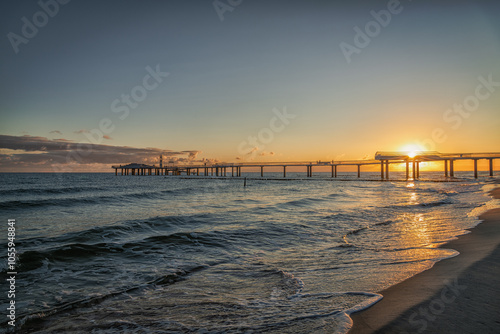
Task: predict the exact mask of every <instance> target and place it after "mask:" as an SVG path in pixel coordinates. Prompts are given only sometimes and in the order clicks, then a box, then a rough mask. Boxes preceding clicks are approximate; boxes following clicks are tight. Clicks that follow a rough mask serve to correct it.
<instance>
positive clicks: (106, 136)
mask: <svg viewBox="0 0 500 334" xmlns="http://www.w3.org/2000/svg"><path fill="white" fill-rule="evenodd" d="M102 138H104V139H107V140H112V139H113V138H111V137H110V136H108V135H104V136H102Z"/></svg>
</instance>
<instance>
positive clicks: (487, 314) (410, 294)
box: [348, 187, 500, 334]
mask: <svg viewBox="0 0 500 334" xmlns="http://www.w3.org/2000/svg"><path fill="white" fill-rule="evenodd" d="M489 195H490V196H492V197H493V198H496V199H499V198H500V187H497V188H495V189H493V190H492V191H490V192H489ZM478 219H480V220H482V222H481V223H480V224H479V225H477V226H476V227H474V228H471V229H470V230H469V231H471V232H470V233H468V234H464V235H461V236H459V237H457V239H454V240H452V241H450V242H448V243H446V244H444V245H441V246H440V248H447V249H454V250H457V251H458V252H459V253H460V254H459V255H457V256H455V257H453V258H449V259H445V260H442V261H439V262H437V263H435V264H434V266H433V267H432V268H430V269H428V270H425V271H423V272H421V273H419V274H417V275H415V276H412V277H410V278H408V279H407V280H405V281H403V282H400V283H398V284H396V285H393V286H391V287H389V288H387V289H385V290H383V291H381V292H378V293H380V294H381V295H383V296H384V297H383V299H382V300H381V301H379V302H378V303H376V304H375V305H373V306H371V307H370V308H368V309H365V310H363V311H360V312H356V313H353V314H351V315H350V317H351V319H352V321H353V326H352V328H351V329H350V330H349V332H348V333H349V334H360V333H374V332H380V333H458V332H462V333H463V332H466V333H473V332H474V333H479V332H481V333H500V313H499V312H498V310H500V208H496V209H492V210H489V211H487V212H485V213H483V214H481V215H480V216H479V217H478Z"/></svg>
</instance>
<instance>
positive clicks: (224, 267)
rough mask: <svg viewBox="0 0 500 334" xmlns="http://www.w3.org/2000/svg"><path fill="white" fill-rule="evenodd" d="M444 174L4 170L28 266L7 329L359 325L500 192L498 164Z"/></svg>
mask: <svg viewBox="0 0 500 334" xmlns="http://www.w3.org/2000/svg"><path fill="white" fill-rule="evenodd" d="M442 174H443V173H442V172H440V173H437V172H436V173H433V172H423V173H422V175H421V179H420V180H418V181H411V180H410V181H406V180H403V177H404V175H403V174H401V173H399V172H394V173H391V178H393V180H389V181H384V182H381V181H380V180H379V178H380V176H379V174H378V173H363V174H362V177H361V179H358V178H357V177H356V174H350V173H344V174H343V175H339V177H338V178H336V179H332V178H330V177H329V175H328V173H324V174H322V173H318V174H317V175H315V176H314V177H312V178H306V177H304V176H305V173H288V174H287V178H286V179H283V178H282V175H281V174H280V173H272V172H270V173H266V175H265V176H266V177H265V178H264V179H261V178H260V173H245V172H243V174H242V177H227V178H222V177H219V178H217V177H213V178H212V177H207V178H205V177H203V176H190V177H187V176H121V175H118V176H115V175H114V174H113V173H88V174H86V173H67V174H55V173H2V174H0V212H1V217H2V221H3V224H2V225H3V227H2V230H3V231H4V232H3V235H4V236H3V237H2V239H3V240H2V244H3V245H4V246H3V247H2V249H3V251H2V252H4V255H2V257H1V258H2V260H1V265H2V268H1V269H2V277H10V274H8V273H10V272H13V271H15V273H16V274H15V284H14V288H15V296H14V297H12V296H11V297H12V298H11V297H9V296H8V291H7V290H8V289H9V284H2V286H3V287H4V288H3V290H4V291H2V293H1V294H0V304H1V306H0V308H1V309H2V314H3V315H2V319H1V329H0V330H1V331H4V332H11V331H13V330H15V331H16V332H17V333H23V332H25V333H346V332H347V331H348V330H349V328H350V327H351V325H352V321H351V318H350V317H349V315H350V314H352V313H353V312H357V311H360V310H363V309H365V308H367V307H369V306H371V305H373V304H374V303H376V302H377V301H379V300H380V299H381V298H382V296H381V295H380V294H379V293H378V292H379V291H381V290H383V289H385V288H388V287H389V286H391V285H394V284H396V283H398V282H401V281H403V280H405V279H407V278H409V277H411V276H413V275H415V274H417V273H419V272H421V271H423V270H426V269H429V268H431V267H432V266H433V264H434V263H436V262H437V261H440V260H443V259H446V258H449V257H453V256H456V255H457V254H458V253H457V251H455V250H453V249H447V248H446V247H444V248H438V247H439V246H440V245H443V244H444V243H446V242H447V241H450V240H452V239H454V238H456V237H457V236H459V235H462V234H465V233H469V231H468V230H467V229H471V228H473V227H474V226H476V225H477V224H478V223H480V221H479V220H478V218H477V217H478V215H479V214H480V213H482V212H485V211H486V210H488V209H490V208H493V207H496V206H499V205H498V204H499V203H498V200H493V199H491V197H489V196H488V195H487V191H489V190H491V189H492V188H493V182H494V181H495V180H498V178H499V176H500V175H499V173H498V172H496V175H495V176H494V177H488V176H486V175H481V176H480V178H479V179H473V178H472V175H471V174H472V173H471V172H463V173H462V172H457V173H456V178H454V179H445V178H444V176H443V175H442ZM245 178H246V179H245ZM443 181H446V182H443ZM8 219H12V220H14V219H15V225H14V226H15V240H14V241H15V251H16V255H15V265H14V267H9V266H8V265H9V263H8V256H7V255H8V254H7V242H8ZM11 230H12V229H11ZM11 260H12V259H11ZM10 283H12V282H10ZM10 288H12V285H10ZM12 300H14V301H15V316H14V317H15V327H13V326H11V325H9V323H8V322H9V321H11V320H10V319H9V317H8V315H9V311H8V310H7V308H8V307H9V305H10V304H9V303H11V301H12Z"/></svg>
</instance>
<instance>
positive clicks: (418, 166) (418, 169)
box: [417, 161, 420, 179]
mask: <svg viewBox="0 0 500 334" xmlns="http://www.w3.org/2000/svg"><path fill="white" fill-rule="evenodd" d="M419 178H420V161H417V179H419Z"/></svg>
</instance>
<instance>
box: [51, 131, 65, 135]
mask: <svg viewBox="0 0 500 334" xmlns="http://www.w3.org/2000/svg"><path fill="white" fill-rule="evenodd" d="M49 133H56V134H58V135H62V132H61V131H59V130H53V131H50V132H49Z"/></svg>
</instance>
